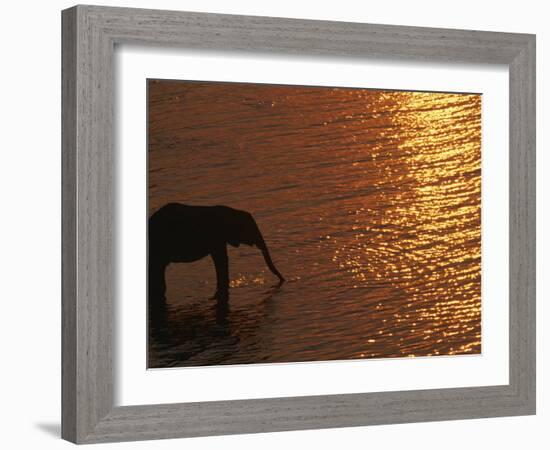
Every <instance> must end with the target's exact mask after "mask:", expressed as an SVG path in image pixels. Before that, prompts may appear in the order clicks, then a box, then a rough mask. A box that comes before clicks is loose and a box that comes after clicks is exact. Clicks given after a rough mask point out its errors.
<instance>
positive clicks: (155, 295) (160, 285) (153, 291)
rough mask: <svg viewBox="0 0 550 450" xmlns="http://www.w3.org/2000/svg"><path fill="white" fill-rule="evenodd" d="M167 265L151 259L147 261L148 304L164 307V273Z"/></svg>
mask: <svg viewBox="0 0 550 450" xmlns="http://www.w3.org/2000/svg"><path fill="white" fill-rule="evenodd" d="M166 266H167V264H166V263H165V262H162V261H158V260H155V259H151V260H150V261H149V302H153V303H152V304H151V303H150V304H151V306H154V305H158V306H160V305H164V303H165V302H166V281H165V278H164V272H165V270H166Z"/></svg>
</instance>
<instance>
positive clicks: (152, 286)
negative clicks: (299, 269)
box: [148, 203, 285, 304]
mask: <svg viewBox="0 0 550 450" xmlns="http://www.w3.org/2000/svg"><path fill="white" fill-rule="evenodd" d="M148 240H149V267H148V271H149V277H148V284H149V286H148V292H149V300H150V301H151V300H156V301H159V302H160V303H161V304H164V302H165V301H166V282H165V269H166V267H167V266H168V264H170V263H189V262H193V261H197V260H199V259H202V258H204V257H206V256H208V255H210V256H211V257H212V260H213V261H214V265H215V267H216V293H215V294H214V298H216V299H218V301H223V300H228V299H229V264H228V263H229V262H228V257H227V244H229V245H231V246H233V247H238V246H239V245H240V244H246V245H249V246H256V247H257V248H258V249H260V250H261V252H262V254H263V257H264V260H265V262H266V264H267V267H268V268H269V269H270V270H271V272H272V273H273V274H274V275H275V276H276V277H278V278H279V284H282V283H283V282H284V281H285V279H284V277H283V276H282V275H281V273H280V272H279V271H278V270H277V268H276V267H275V264H274V263H273V261H272V259H271V256H270V254H269V250H268V248H267V244H266V243H265V240H264V238H263V236H262V233H261V232H260V229H259V228H258V225H257V224H256V221H255V220H254V218H253V217H252V214H250V213H248V212H246V211H241V210H238V209H233V208H230V207H228V206H191V205H184V204H181V203H168V204H167V205H165V206H163V207H161V208H160V209H158V210H157V211H156V212H155V213H153V214H152V215H151V217H150V218H149V228H148Z"/></svg>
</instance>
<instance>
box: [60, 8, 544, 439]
mask: <svg viewBox="0 0 550 450" xmlns="http://www.w3.org/2000/svg"><path fill="white" fill-rule="evenodd" d="M62 29H63V46H62V50H63V58H62V64H63V70H62V73H63V75H62V82H63V90H62V92H63V99H62V101H63V114H62V119H63V139H62V145H63V162H62V165H63V166H62V167H63V219H62V223H63V248H62V256H63V301H62V304H63V333H62V345H63V367H62V369H63V389H62V392H63V397H62V402H63V414H62V435H63V437H64V438H65V439H67V440H70V441H72V442H77V443H93V442H109V441H123V440H137V439H160V438H174V437H188V436H207V435H219V434H234V433H257V432H266V431H283V430H297V429H315V428H327V427H344V426H361V425H370V424H387V423H400V422H412V421H430V420H450V419H465V418H476V417H494V416H508V415H519V414H533V413H534V412H535V37H534V36H532V35H525V34H510V33H492V32H483V31H466V30H446V29H435V28H418V27H399V26H389V25H369V24H356V23H342V22H328V21H307V20H295V19H277V18H267V17H247V16H230V15H219V14H201V13H186V12H173V11H155V10H139V9H128V8H109V7H96V6H77V7H74V8H71V9H68V10H66V11H63V20H62ZM124 43H126V44H154V45H161V46H178V47H186V48H190V49H199V50H205V51H206V50H217V51H219V50H222V51H227V52H256V53H257V52H263V53H272V54H285V55H296V56H299V57H312V56H330V57H331V58H335V57H336V58H358V59H360V58H365V57H371V58H373V57H374V58H385V59H406V60H416V61H434V62H466V63H483V64H495V63H496V64H506V65H508V67H509V70H510V384H509V385H505V386H489V387H477V388H459V389H434V390H424V391H406V392H386V393H362V394H346V395H328V396H310V397H288V398H278V399H263V400H238V401H221V402H203V403H185V404H171V405H140V406H124V407H114V406H113V405H114V403H113V376H114V374H113V368H112V357H113V353H112V346H113V323H112V320H113V311H114V289H113V286H114V276H115V272H114V270H115V264H114V256H115V255H114V253H113V233H114V228H113V224H114V222H113V217H114V208H115V202H116V197H115V191H114V187H115V183H114V179H113V176H114V168H113V165H114V163H115V162H116V149H115V148H114V129H113V128H114V127H113V70H114V69H113V52H114V46H115V44H124Z"/></svg>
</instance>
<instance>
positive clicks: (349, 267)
mask: <svg viewBox="0 0 550 450" xmlns="http://www.w3.org/2000/svg"><path fill="white" fill-rule="evenodd" d="M481 101H482V98H481V96H480V95H464V94H444V93H421V92H394V91H380V90H367V89H343V88H312V87H295V86H272V85H257V84H238V83H194V82H178V81H151V82H150V85H149V116H148V117H149V153H148V154H149V178H148V184H149V191H148V192H149V208H150V210H149V212H150V213H152V212H153V211H155V210H156V209H157V208H159V207H160V206H162V205H163V204H165V203H168V202H172V201H178V202H182V203H190V204H206V205H207V204H226V205H230V206H233V207H235V208H239V209H244V210H247V211H250V212H252V213H253V215H254V217H255V218H256V220H257V222H258V224H259V226H260V228H261V230H262V232H263V234H264V236H265V237H266V240H267V242H268V245H269V247H270V250H271V253H272V256H273V258H274V260H275V262H276V264H277V266H278V267H279V269H280V270H281V272H283V274H284V275H285V276H286V277H287V279H288V282H287V283H285V284H284V285H283V286H282V287H281V288H277V289H273V288H272V286H271V285H272V283H273V282H274V280H273V279H272V276H271V274H270V272H269V271H268V270H267V269H266V268H265V265H264V264H263V261H262V258H261V255H259V254H258V252H257V250H256V249H251V248H250V247H246V246H241V247H240V248H238V249H233V248H230V271H231V301H230V311H228V313H227V317H226V321H225V322H224V325H223V326H221V325H220V324H219V321H217V316H216V315H215V313H214V312H213V311H214V309H213V306H214V305H213V303H212V302H211V301H209V300H208V298H209V296H210V295H211V294H212V293H213V290H214V286H215V279H214V274H213V268H212V263H211V261H210V260H209V259H204V260H201V261H199V262H197V263H193V264H174V265H171V266H169V270H168V274H167V282H168V300H169V313H168V321H167V323H168V324H169V325H166V328H165V329H163V330H161V333H151V334H150V337H151V339H150V341H149V342H150V348H149V350H150V351H149V365H150V366H151V367H165V366H185V365H210V364H240V363H254V362H283V361H284V362H289V361H318V360H330V359H350V358H373V357H402V356H406V357H413V356H429V355H453V354H472V353H480V352H481V210H480V208H481ZM218 318H219V317H218ZM220 327H221V328H220ZM157 331H158V330H157Z"/></svg>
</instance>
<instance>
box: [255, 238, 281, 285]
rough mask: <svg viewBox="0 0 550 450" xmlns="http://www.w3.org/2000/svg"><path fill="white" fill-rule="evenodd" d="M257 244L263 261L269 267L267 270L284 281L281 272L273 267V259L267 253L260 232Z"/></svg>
mask: <svg viewBox="0 0 550 450" xmlns="http://www.w3.org/2000/svg"><path fill="white" fill-rule="evenodd" d="M257 246H258V248H259V249H260V250H261V251H262V255H264V259H265V263H266V264H267V267H269V270H271V272H273V274H274V275H275V276H276V277H278V278H279V280H280V282H281V283H282V282H283V281H285V279H284V277H283V276H282V275H281V272H279V271H278V270H277V268H276V267H275V264H273V260H272V259H271V255H270V254H269V250H268V249H267V244H266V243H265V241H264V238H263V236H262V235H261V233H260V238H259V241H258V243H257Z"/></svg>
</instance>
